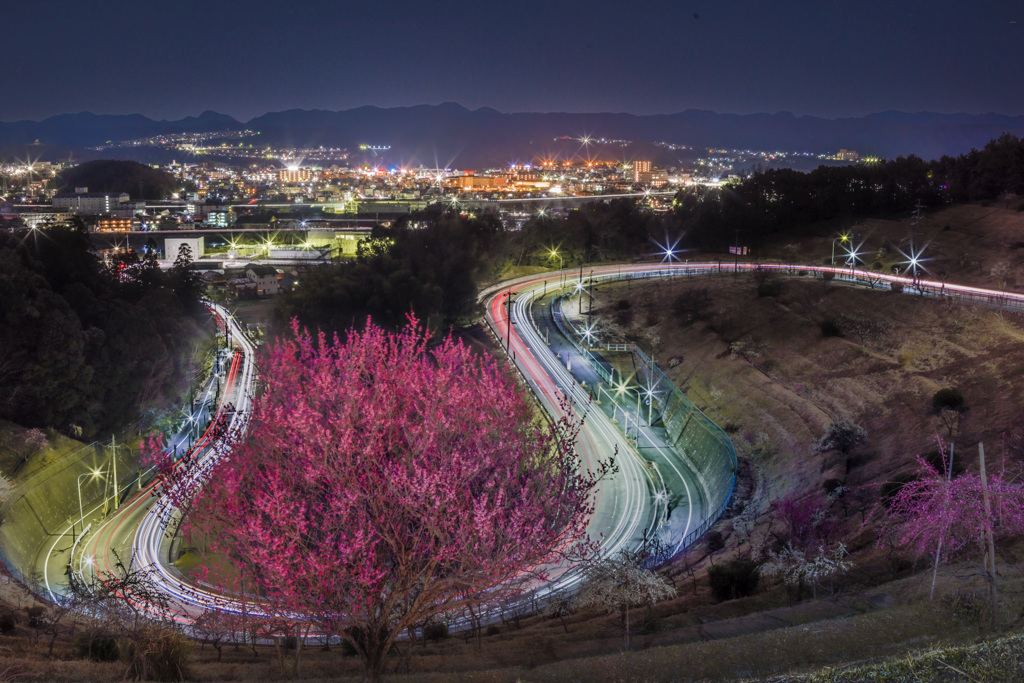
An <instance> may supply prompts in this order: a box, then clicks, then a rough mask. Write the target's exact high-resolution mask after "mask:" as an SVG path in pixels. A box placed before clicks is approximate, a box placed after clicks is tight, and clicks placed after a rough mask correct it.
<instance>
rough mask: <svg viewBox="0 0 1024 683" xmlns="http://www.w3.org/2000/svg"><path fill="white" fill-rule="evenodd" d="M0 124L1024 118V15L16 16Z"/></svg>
mask: <svg viewBox="0 0 1024 683" xmlns="http://www.w3.org/2000/svg"><path fill="white" fill-rule="evenodd" d="M0 25H2V26H3V27H4V30H3V31H2V34H3V40H2V42H0V46H2V50H3V60H2V61H0V63H2V64H3V69H2V71H0V120H3V121H13V120H18V119H41V118H44V117H47V116H52V115H54V114H60V113H65V112H77V111H92V112H95V113H100V114H127V113H141V114H145V115H147V116H150V117H153V118H171V119H174V118H180V117H183V116H187V115H194V114H198V113H200V112H202V111H203V110H206V109H213V110H216V111H219V112H221V113H225V114H230V115H232V116H235V117H236V118H239V119H241V120H243V121H244V120H248V119H249V118H252V117H254V116H258V115H259V114H262V113H265V112H268V111H280V110H284V109H294V108H300V109H332V110H337V109H349V108H352V107H358V106H362V105H367V104H370V105H377V106H384V107H390V106H405V105H415V104H437V103H440V102H446V101H453V102H458V103H460V104H462V105H464V106H467V107H469V108H477V107H482V106H487V107H493V108H494V109H497V110H499V111H504V112H522V111H538V112H549V111H573V112H595V111H612V112H623V111H624V112H631V113H636V114H653V113H672V112H677V111H682V110H685V109H691V108H695V109H711V110H715V111H719V112H734V113H753V112H772V113H773V112H778V111H790V112H793V113H795V114H813V115H818V116H825V117H830V118H832V117H841V116H860V115H864V114H868V113H871V112H877V111H884V110H889V109H898V110H903V111H922V110H928V111H936V112H947V113H952V112H970V113H985V112H998V113H1003V114H1011V115H1020V114H1024V2H1021V0H1002V1H999V0H961V1H959V2H950V1H948V0H933V1H932V2H909V1H901V2H873V1H871V0H867V1H864V0H861V1H858V2H854V1H847V0H841V1H838V2H831V1H829V0H811V1H790V2H786V1H785V0H783V1H780V2H766V1H765V0H719V1H718V2H706V1H704V0H697V1H693V2H687V1H686V0H672V1H671V2H669V1H665V2H649V1H645V0H632V1H630V0H621V1H619V2H610V1H609V0H588V1H586V2H582V1H580V2H577V1H559V0H549V1H548V2H535V1H533V0H519V1H518V2H476V3H464V2H438V1H436V0H416V1H415V2H413V1H405V0H401V1H400V0H364V1H362V2H357V1H353V0H349V1H344V0H342V1H340V2H339V1H337V0H335V1H331V2H302V1H301V0H296V1H295V2H287V1H283V2H267V1H265V0H244V1H239V2H225V1H218V0H210V1H207V2H193V1H186V2H175V1H173V0H168V1H165V2H148V1H145V0H144V1H142V2H140V1H139V0H131V1H120V2H113V1H110V0H97V1H95V2H84V1H83V0H74V1H73V2H69V1H64V0H56V1H51V0H39V1H37V2H17V3H15V2H8V3H4V6H3V9H0Z"/></svg>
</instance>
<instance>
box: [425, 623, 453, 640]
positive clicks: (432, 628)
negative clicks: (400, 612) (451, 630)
mask: <svg viewBox="0 0 1024 683" xmlns="http://www.w3.org/2000/svg"><path fill="white" fill-rule="evenodd" d="M447 637H448V624H446V623H444V622H443V621H431V622H429V623H428V624H427V625H426V626H424V627H423V640H427V641H430V640H444V639H445V638H447Z"/></svg>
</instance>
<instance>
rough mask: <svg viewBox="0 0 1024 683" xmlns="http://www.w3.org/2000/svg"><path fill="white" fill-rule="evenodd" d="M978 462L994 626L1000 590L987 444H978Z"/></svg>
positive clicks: (986, 568) (989, 592)
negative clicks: (998, 585) (983, 506)
mask: <svg viewBox="0 0 1024 683" xmlns="http://www.w3.org/2000/svg"><path fill="white" fill-rule="evenodd" d="M978 462H979V465H980V470H981V495H982V501H983V503H984V505H985V546H986V547H985V571H986V572H987V573H988V596H989V601H990V603H991V609H992V626H995V625H996V624H997V623H998V616H999V615H998V613H997V609H998V608H999V590H998V589H997V587H996V545H995V539H994V538H993V537H992V521H993V520H992V501H991V500H989V495H988V477H987V476H986V474H985V445H984V444H982V443H979V444H978Z"/></svg>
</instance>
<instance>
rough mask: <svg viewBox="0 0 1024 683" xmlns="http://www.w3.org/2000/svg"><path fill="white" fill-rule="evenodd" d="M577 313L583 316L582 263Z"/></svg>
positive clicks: (581, 264) (581, 266) (581, 265)
mask: <svg viewBox="0 0 1024 683" xmlns="http://www.w3.org/2000/svg"><path fill="white" fill-rule="evenodd" d="M577 313H578V314H579V315H583V261H580V306H579V309H578V311H577Z"/></svg>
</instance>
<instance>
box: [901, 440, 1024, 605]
mask: <svg viewBox="0 0 1024 683" xmlns="http://www.w3.org/2000/svg"><path fill="white" fill-rule="evenodd" d="M938 442H939V454H940V456H941V458H942V466H941V467H935V466H934V465H932V464H931V463H929V462H928V461H927V460H925V459H924V458H920V457H919V458H918V459H917V460H918V470H917V474H918V478H917V479H915V480H913V481H910V482H908V483H907V484H905V485H903V486H902V487H901V488H900V489H899V491H898V492H897V493H896V494H895V495H894V496H893V498H892V501H891V502H890V504H889V509H888V511H887V513H886V514H887V516H888V518H889V521H890V522H891V523H893V524H894V526H895V531H896V535H895V540H896V545H897V546H899V547H902V548H904V549H905V550H908V551H910V552H912V553H914V554H916V555H918V556H920V555H932V556H933V557H934V559H935V565H934V569H933V572H932V595H933V596H934V592H935V575H936V573H937V571H938V565H939V563H940V562H941V561H943V560H948V559H950V558H952V557H955V556H956V555H958V554H960V553H961V552H963V551H965V550H967V549H969V548H976V549H978V550H983V551H984V558H985V562H984V564H985V574H986V577H987V579H988V582H989V587H990V599H991V602H992V605H991V607H992V610H993V611H992V616H993V618H994V617H995V606H996V589H995V580H996V573H995V549H994V539H995V538H997V537H1009V536H1020V535H1021V534H1024V485H1021V484H1020V483H1019V482H1013V481H1010V480H1008V479H1006V478H1005V473H998V474H993V475H986V472H985V459H984V449H983V448H982V447H981V445H980V444H979V473H978V474H973V473H971V472H964V473H963V474H961V475H959V476H955V477H954V476H952V473H951V466H950V465H949V464H947V462H948V460H952V453H950V452H948V451H947V450H946V447H945V444H944V443H943V442H942V439H939V440H938ZM947 454H948V455H947Z"/></svg>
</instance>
